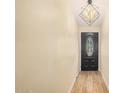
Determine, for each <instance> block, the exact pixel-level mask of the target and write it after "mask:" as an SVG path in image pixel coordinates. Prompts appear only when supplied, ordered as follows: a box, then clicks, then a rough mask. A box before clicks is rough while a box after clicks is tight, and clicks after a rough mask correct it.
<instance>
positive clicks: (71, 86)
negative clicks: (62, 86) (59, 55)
mask: <svg viewBox="0 0 124 93" xmlns="http://www.w3.org/2000/svg"><path fill="white" fill-rule="evenodd" d="M78 73H79V72H77V73H76V74H75V76H74V78H73V80H72V83H71V85H70V87H69V90H68V92H67V93H71V90H72V88H73V86H74V83H75V81H76V78H77V76H78Z"/></svg>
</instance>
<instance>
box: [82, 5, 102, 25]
mask: <svg viewBox="0 0 124 93" xmlns="http://www.w3.org/2000/svg"><path fill="white" fill-rule="evenodd" d="M99 16H100V15H99V12H98V10H97V9H96V8H95V7H94V6H93V5H92V4H88V5H87V6H86V8H84V10H82V11H81V13H80V17H81V19H83V20H84V21H85V22H86V23H87V24H88V25H91V24H93V23H94V22H95V21H96V20H97V19H98V18H99Z"/></svg>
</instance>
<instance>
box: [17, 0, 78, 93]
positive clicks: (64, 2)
mask: <svg viewBox="0 0 124 93" xmlns="http://www.w3.org/2000/svg"><path fill="white" fill-rule="evenodd" d="M15 33H16V93H28V92H29V93H67V91H68V90H69V88H70V85H71V83H72V80H73V78H74V76H75V75H76V73H77V71H78V41H77V40H78V37H77V36H78V33H77V25H76V23H75V20H74V18H73V16H72V12H71V5H70V1H69V0H16V32H15Z"/></svg>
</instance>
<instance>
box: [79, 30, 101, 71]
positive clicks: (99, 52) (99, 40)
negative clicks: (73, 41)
mask: <svg viewBox="0 0 124 93" xmlns="http://www.w3.org/2000/svg"><path fill="white" fill-rule="evenodd" d="M85 32H96V33H98V43H99V44H98V71H100V68H101V38H100V37H101V34H100V32H99V31H82V32H80V33H79V34H80V35H79V69H80V71H81V33H85Z"/></svg>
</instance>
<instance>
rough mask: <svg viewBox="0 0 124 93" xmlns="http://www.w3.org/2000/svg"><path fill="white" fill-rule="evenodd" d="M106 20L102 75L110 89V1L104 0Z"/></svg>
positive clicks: (103, 26) (104, 24) (102, 33)
mask: <svg viewBox="0 0 124 93" xmlns="http://www.w3.org/2000/svg"><path fill="white" fill-rule="evenodd" d="M103 4H104V5H105V6H104V20H103V24H102V26H101V68H100V69H101V73H102V75H103V78H104V81H105V83H106V85H107V87H108V88H109V1H108V0H104V2H103Z"/></svg>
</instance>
